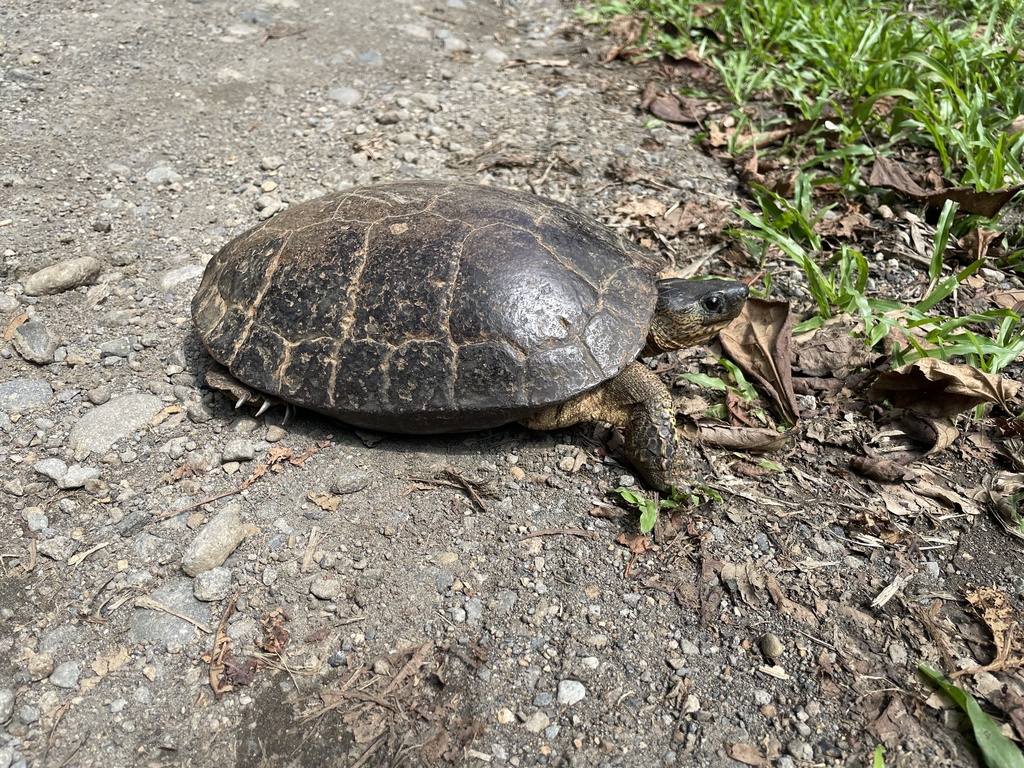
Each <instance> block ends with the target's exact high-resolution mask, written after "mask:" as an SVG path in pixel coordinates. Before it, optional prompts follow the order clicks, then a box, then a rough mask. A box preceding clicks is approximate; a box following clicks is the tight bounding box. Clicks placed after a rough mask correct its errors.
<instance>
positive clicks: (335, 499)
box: [306, 493, 341, 512]
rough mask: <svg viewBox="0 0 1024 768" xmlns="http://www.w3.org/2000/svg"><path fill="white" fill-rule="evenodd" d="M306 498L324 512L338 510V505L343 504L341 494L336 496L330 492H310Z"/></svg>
mask: <svg viewBox="0 0 1024 768" xmlns="http://www.w3.org/2000/svg"><path fill="white" fill-rule="evenodd" d="M306 498H307V499H309V500H310V501H312V502H313V503H314V504H316V505H317V506H318V507H320V509H322V510H323V511H324V512H337V511H338V507H340V506H341V496H335V495H333V494H330V493H310V494H308V495H307V496H306Z"/></svg>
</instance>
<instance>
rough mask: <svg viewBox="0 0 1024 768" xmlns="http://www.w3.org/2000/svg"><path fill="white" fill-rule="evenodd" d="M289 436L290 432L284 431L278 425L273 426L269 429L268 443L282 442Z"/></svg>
mask: <svg viewBox="0 0 1024 768" xmlns="http://www.w3.org/2000/svg"><path fill="white" fill-rule="evenodd" d="M287 436H288V430H286V429H283V428H281V427H279V426H277V424H271V425H270V426H269V427H267V442H268V443H276V442H279V441H280V440H284V439H285V438H286V437H287Z"/></svg>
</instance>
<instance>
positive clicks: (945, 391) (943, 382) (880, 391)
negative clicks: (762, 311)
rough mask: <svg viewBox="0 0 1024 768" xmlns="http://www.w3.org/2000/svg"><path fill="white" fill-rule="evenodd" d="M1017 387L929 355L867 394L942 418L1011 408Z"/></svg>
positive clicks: (885, 376)
mask: <svg viewBox="0 0 1024 768" xmlns="http://www.w3.org/2000/svg"><path fill="white" fill-rule="evenodd" d="M748 303H749V302H748ZM726 330H728V329H726ZM724 333H725V332H724V331H723V335H724ZM1019 389H1020V383H1019V382H1016V381H1011V380H1009V379H1006V378H1004V377H1002V376H994V375H991V374H987V373H982V372H981V371H979V370H978V369H977V368H974V367H972V366H969V365H953V364H952V363H947V362H946V361H944V360H938V359H935V358H931V357H928V358H923V359H921V360H915V361H914V362H912V363H910V364H909V365H905V366H903V367H902V368H897V369H896V370H893V371H887V372H885V373H882V374H881V375H880V376H879V377H878V378H877V379H875V381H874V382H873V383H872V385H871V386H870V387H869V388H868V396H869V397H870V398H871V399H872V400H874V401H876V402H880V401H882V400H888V401H889V403H890V404H892V405H893V406H894V407H896V408H906V409H907V410H908V411H911V412H913V413H916V414H918V415H920V416H930V417H942V416H953V415H956V414H958V413H963V412H964V411H969V410H971V409H972V408H974V407H975V406H977V405H981V404H982V403H998V404H999V405H1000V406H1001V407H1002V408H1003V409H1004V410H1006V411H1010V410H1011V408H1010V407H1009V404H1008V401H1009V400H1010V399H1012V398H1013V397H1014V396H1015V395H1016V394H1017V391H1018V390H1019Z"/></svg>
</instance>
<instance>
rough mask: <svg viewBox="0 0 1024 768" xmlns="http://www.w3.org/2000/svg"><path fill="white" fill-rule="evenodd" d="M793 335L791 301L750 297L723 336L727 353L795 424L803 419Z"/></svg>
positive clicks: (785, 417)
mask: <svg viewBox="0 0 1024 768" xmlns="http://www.w3.org/2000/svg"><path fill="white" fill-rule="evenodd" d="M792 335H793V321H792V316H791V314H790V310H789V302H783V301H764V300H763V299H748V300H747V303H746V304H745V305H744V307H743V311H742V312H741V313H740V316H739V317H738V318H736V319H735V320H734V321H733V322H732V323H731V324H730V325H729V327H728V328H726V329H725V330H723V331H722V333H721V334H720V336H719V338H720V339H721V341H722V349H724V350H725V352H726V354H728V355H729V357H731V358H732V359H733V361H734V362H735V363H736V364H737V365H738V366H739V367H740V368H742V369H743V372H744V373H745V374H747V375H748V376H750V377H751V378H753V379H754V380H755V381H756V382H757V383H758V384H760V385H761V386H762V387H763V388H764V389H765V391H767V392H768V394H769V395H770V396H771V398H772V399H773V400H774V401H775V403H776V404H777V405H778V407H779V410H780V411H781V413H782V416H783V418H784V419H785V420H786V421H787V422H788V423H789V424H791V425H792V424H796V423H797V422H799V421H800V408H799V406H798V405H797V403H796V395H795V394H794V393H793V377H792V360H791V354H790V340H791V338H792Z"/></svg>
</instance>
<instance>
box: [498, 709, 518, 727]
mask: <svg viewBox="0 0 1024 768" xmlns="http://www.w3.org/2000/svg"><path fill="white" fill-rule="evenodd" d="M515 719H516V716H515V715H514V714H512V710H511V709H509V708H508V707H502V708H501V709H499V710H498V722H499V723H501V724H502V725H508V724H509V723H512V722H515Z"/></svg>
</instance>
